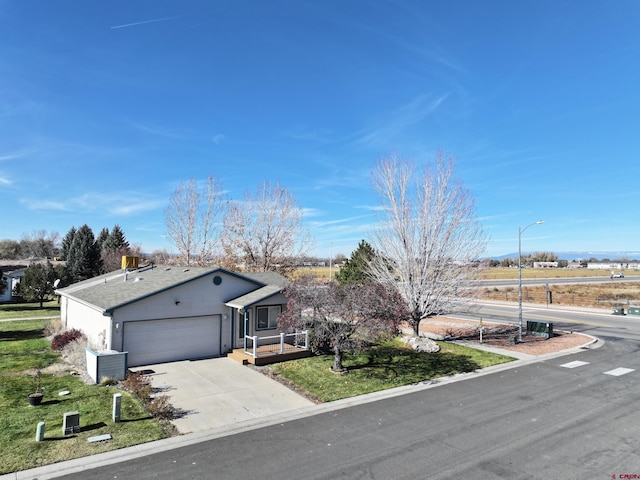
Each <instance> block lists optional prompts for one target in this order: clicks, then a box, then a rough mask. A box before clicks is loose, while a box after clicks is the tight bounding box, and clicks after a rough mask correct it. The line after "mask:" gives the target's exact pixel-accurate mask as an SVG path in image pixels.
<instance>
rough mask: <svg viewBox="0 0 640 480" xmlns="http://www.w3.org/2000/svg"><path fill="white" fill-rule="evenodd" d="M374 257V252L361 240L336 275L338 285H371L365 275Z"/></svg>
mask: <svg viewBox="0 0 640 480" xmlns="http://www.w3.org/2000/svg"><path fill="white" fill-rule="evenodd" d="M375 256H376V252H375V250H374V249H373V247H372V246H371V245H369V244H368V243H367V242H366V241H365V240H361V241H360V243H359V244H358V248H356V249H355V250H354V251H353V252H352V253H351V258H349V259H348V260H347V261H345V263H344V265H343V266H342V268H340V270H339V271H338V273H337V274H336V281H337V282H338V283H339V284H340V285H349V284H354V283H357V284H364V283H371V277H370V276H369V274H368V273H367V270H368V268H369V262H371V260H372V259H373V258H374V257H375Z"/></svg>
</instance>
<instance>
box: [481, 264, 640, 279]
mask: <svg viewBox="0 0 640 480" xmlns="http://www.w3.org/2000/svg"><path fill="white" fill-rule="evenodd" d="M622 272H623V273H624V274H625V275H626V274H627V273H628V274H629V275H634V274H636V275H640V272H638V271H635V270H634V271H631V270H629V271H624V270H623V271H622ZM610 275H611V270H595V269H587V268H523V269H522V278H569V277H570V278H576V277H609V276H610ZM480 278H483V279H485V280H501V279H509V278H518V269H517V268H502V267H499V268H488V269H486V270H485V271H484V272H482V276H481V277H480Z"/></svg>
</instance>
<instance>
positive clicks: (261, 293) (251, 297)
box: [225, 285, 282, 309]
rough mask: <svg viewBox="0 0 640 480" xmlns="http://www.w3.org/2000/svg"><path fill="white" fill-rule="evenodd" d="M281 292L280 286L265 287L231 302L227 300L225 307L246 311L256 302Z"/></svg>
mask: <svg viewBox="0 0 640 480" xmlns="http://www.w3.org/2000/svg"><path fill="white" fill-rule="evenodd" d="M281 291H282V286H280V285H266V286H264V287H262V288H259V289H258V290H254V291H253V292H249V293H246V294H244V295H242V296H240V297H237V298H234V299H233V300H229V301H228V302H227V303H225V305H227V306H228V307H233V308H244V309H247V308H249V307H250V306H252V305H255V304H256V303H258V302H261V301H263V300H266V299H267V298H269V297H273V296H274V295H277V294H278V293H280V292H281Z"/></svg>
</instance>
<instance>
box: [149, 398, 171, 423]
mask: <svg viewBox="0 0 640 480" xmlns="http://www.w3.org/2000/svg"><path fill="white" fill-rule="evenodd" d="M147 409H148V410H149V413H150V414H151V415H152V416H153V417H156V418H161V419H163V420H171V419H172V418H173V405H171V404H170V403H169V397H168V396H167V395H158V396H156V397H154V398H153V400H151V401H150V402H149V403H148V404H147Z"/></svg>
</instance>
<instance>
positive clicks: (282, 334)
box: [280, 333, 284, 355]
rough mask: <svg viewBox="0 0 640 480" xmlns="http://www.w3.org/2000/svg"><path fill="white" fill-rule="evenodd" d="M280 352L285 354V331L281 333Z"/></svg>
mask: <svg viewBox="0 0 640 480" xmlns="http://www.w3.org/2000/svg"><path fill="white" fill-rule="evenodd" d="M280 354H281V355H282V354H284V333H281V334H280Z"/></svg>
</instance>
